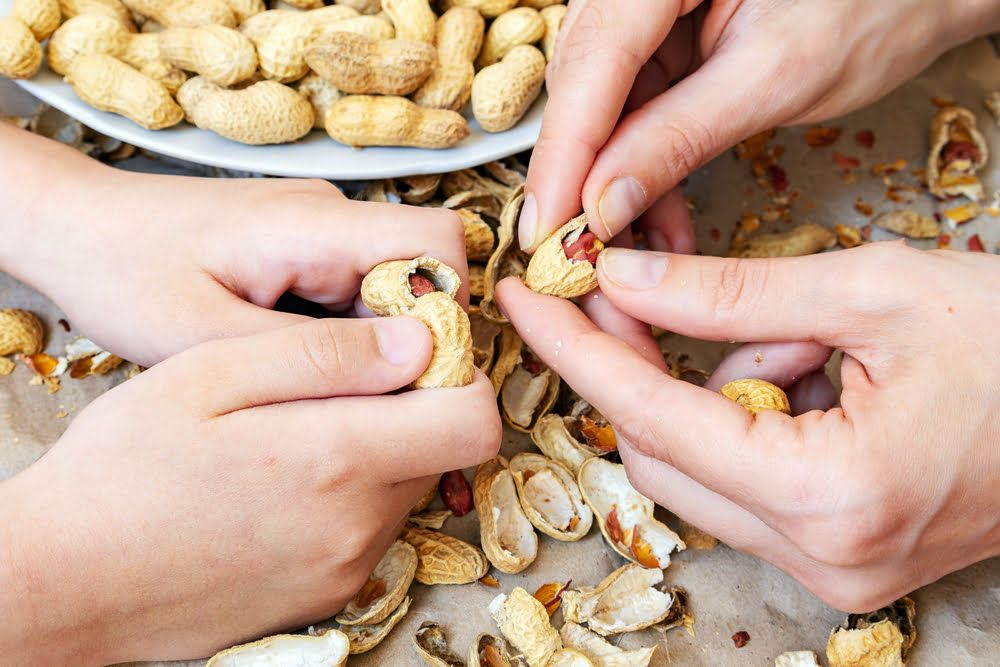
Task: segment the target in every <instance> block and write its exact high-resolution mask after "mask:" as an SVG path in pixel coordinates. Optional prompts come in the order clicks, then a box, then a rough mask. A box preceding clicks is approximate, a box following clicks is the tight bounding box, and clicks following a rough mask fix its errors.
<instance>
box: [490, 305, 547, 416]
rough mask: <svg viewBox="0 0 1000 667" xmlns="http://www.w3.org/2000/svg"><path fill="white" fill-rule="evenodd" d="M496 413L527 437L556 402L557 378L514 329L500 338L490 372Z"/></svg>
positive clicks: (504, 331) (506, 330)
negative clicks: (497, 409)
mask: <svg viewBox="0 0 1000 667" xmlns="http://www.w3.org/2000/svg"><path fill="white" fill-rule="evenodd" d="M490 381H491V382H492V383H493V390H494V391H495V392H496V393H497V395H498V397H499V398H500V408H501V410H500V413H501V415H502V416H503V418H504V421H506V422H507V424H509V425H510V427H511V428H513V429H514V430H516V431H520V432H521V433H530V432H531V430H532V429H533V428H534V427H535V425H536V424H537V423H538V420H540V419H542V418H543V417H544V416H545V415H547V414H548V413H549V411H550V410H551V409H552V406H553V405H555V402H556V399H558V398H559V386H560V384H561V381H560V379H559V376H558V375H557V374H556V373H555V372H553V371H552V369H550V368H549V367H548V366H546V365H545V364H543V363H542V362H541V361H540V360H539V359H538V358H537V357H535V355H534V353H533V352H532V351H531V350H530V349H529V348H528V347H527V346H526V345H525V344H524V341H522V340H521V337H520V336H518V335H517V332H516V331H514V328H513V327H511V326H509V325H508V326H505V327H504V328H503V331H502V332H501V334H500V354H499V356H498V357H497V360H496V362H495V363H494V364H493V370H491V371H490Z"/></svg>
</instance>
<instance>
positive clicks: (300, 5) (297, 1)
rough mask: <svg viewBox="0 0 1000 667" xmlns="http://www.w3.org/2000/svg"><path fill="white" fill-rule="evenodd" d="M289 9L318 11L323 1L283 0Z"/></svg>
mask: <svg viewBox="0 0 1000 667" xmlns="http://www.w3.org/2000/svg"><path fill="white" fill-rule="evenodd" d="M284 1H285V2H286V3H287V4H288V5H290V6H291V7H295V8H296V9H319V8H321V7H322V6H323V0H284Z"/></svg>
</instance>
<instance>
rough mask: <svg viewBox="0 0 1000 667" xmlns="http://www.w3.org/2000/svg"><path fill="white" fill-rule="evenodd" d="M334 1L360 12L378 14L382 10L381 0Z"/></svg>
mask: <svg viewBox="0 0 1000 667" xmlns="http://www.w3.org/2000/svg"><path fill="white" fill-rule="evenodd" d="M334 2H336V3H337V4H338V5H343V6H346V7H350V8H352V9H354V10H355V11H357V12H361V13H362V14H378V13H379V12H380V11H382V0H334Z"/></svg>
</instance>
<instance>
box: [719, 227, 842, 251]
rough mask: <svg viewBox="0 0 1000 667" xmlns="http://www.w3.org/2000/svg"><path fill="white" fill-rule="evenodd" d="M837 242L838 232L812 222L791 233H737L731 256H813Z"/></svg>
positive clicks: (795, 228)
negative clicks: (835, 232)
mask: <svg viewBox="0 0 1000 667" xmlns="http://www.w3.org/2000/svg"><path fill="white" fill-rule="evenodd" d="M836 244H837V235H836V234H834V233H833V232H832V231H830V230H829V229H827V228H826V227H823V226H822V225H817V224H815V223H812V222H807V223H805V224H804V225H799V226H797V227H793V228H792V229H790V230H789V231H787V232H777V233H773V234H754V235H750V236H748V235H745V234H743V233H741V232H737V233H736V235H735V236H734V237H733V242H732V244H731V245H730V246H729V252H728V253H727V254H728V256H729V257H798V256H801V255H812V254H814V253H817V252H821V251H823V250H826V249H828V248H832V247H833V246H835V245H836Z"/></svg>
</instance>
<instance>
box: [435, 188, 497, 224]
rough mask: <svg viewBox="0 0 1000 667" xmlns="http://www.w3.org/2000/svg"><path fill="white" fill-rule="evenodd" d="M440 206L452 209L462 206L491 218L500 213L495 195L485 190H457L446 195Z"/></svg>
mask: <svg viewBox="0 0 1000 667" xmlns="http://www.w3.org/2000/svg"><path fill="white" fill-rule="evenodd" d="M441 207H442V208H449V209H452V210H458V209H460V208H462V209H466V210H468V211H472V212H473V213H480V214H482V215H487V216H489V217H491V218H496V217H497V216H499V215H500V204H499V202H497V200H496V197H494V196H493V195H491V194H490V193H488V192H486V191H485V190H480V191H477V192H473V191H470V192H459V193H458V194H456V195H453V196H451V197H448V198H447V199H445V200H444V201H443V202H441Z"/></svg>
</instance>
